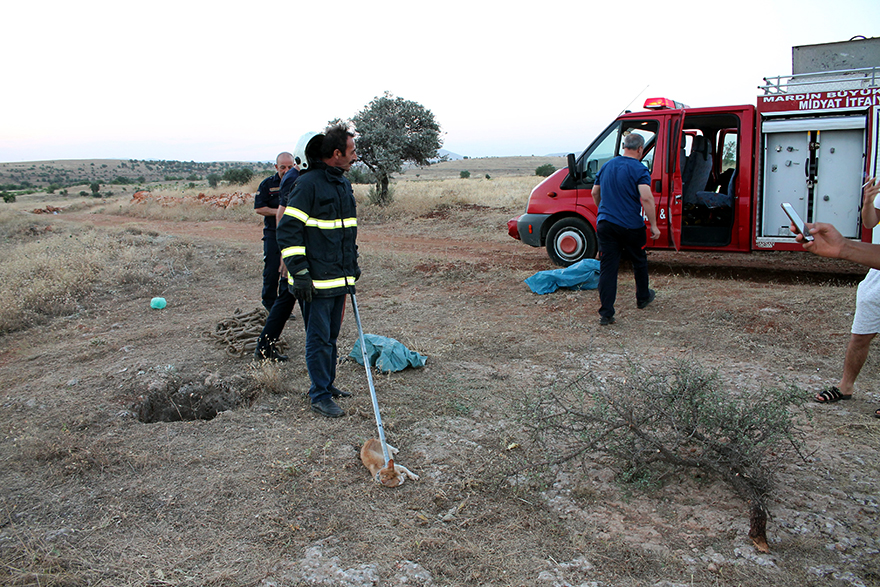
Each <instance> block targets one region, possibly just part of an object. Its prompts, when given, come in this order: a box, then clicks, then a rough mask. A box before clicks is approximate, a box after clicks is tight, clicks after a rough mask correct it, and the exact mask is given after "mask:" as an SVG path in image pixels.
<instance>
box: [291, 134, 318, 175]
mask: <svg viewBox="0 0 880 587" xmlns="http://www.w3.org/2000/svg"><path fill="white" fill-rule="evenodd" d="M323 142H324V135H322V134H321V133H317V132H307V133H306V134H304V135H303V136H301V137H300V138H299V140H298V141H297V142H296V148H295V149H294V150H293V161H294V163H296V164H297V165H299V170H300V171H305V170H306V169H308V168H309V166H311V165H312V164H313V163H317V162H318V161H320V160H321V143H323Z"/></svg>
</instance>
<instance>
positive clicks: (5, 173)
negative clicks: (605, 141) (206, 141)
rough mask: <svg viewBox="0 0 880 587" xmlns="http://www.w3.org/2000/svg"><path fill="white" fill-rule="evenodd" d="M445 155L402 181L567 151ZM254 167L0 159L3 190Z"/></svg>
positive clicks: (522, 169)
mask: <svg viewBox="0 0 880 587" xmlns="http://www.w3.org/2000/svg"><path fill="white" fill-rule="evenodd" d="M441 154H442V155H447V160H445V161H442V162H437V163H433V164H431V165H429V166H426V167H419V166H407V167H405V168H404V171H403V173H402V174H398V175H396V176H395V177H396V179H398V180H413V179H446V178H457V177H459V176H460V174H461V172H462V171H468V172H469V173H470V174H471V177H485V176H487V175H488V176H489V177H490V178H492V177H504V176H523V175H534V174H535V170H536V169H537V168H538V167H540V166H541V165H545V164H548V163H549V164H550V165H553V166H554V167H556V168H557V169H558V168H561V167H564V166H565V165H566V160H565V157H564V156H544V157H541V156H534V155H533V156H528V157H465V156H462V155H459V154H457V153H453V152H451V151H445V150H443V151H441ZM241 167H247V168H250V169H251V170H252V171H254V174H255V175H256V176H257V177H260V176H261V175H262V176H268V175H270V174H271V173H273V172H274V169H273V167H272V163H270V162H266V161H218V162H212V163H196V162H194V161H154V160H144V161H141V160H136V159H58V160H52V161H28V162H18V163H0V191H2V190H10V191H14V190H25V189H28V188H30V189H37V190H44V189H48V188H54V189H62V188H68V187H73V186H83V185H88V184H90V183H93V182H98V183H100V184H102V185H108V184H117V185H122V184H134V185H145V184H149V183H152V182H162V181H185V182H186V181H189V182H197V181H204V180H205V179H207V176H208V175H209V174H212V173H215V174H217V175H221V176H222V175H223V173H224V172H226V171H227V170H229V169H238V168H241Z"/></svg>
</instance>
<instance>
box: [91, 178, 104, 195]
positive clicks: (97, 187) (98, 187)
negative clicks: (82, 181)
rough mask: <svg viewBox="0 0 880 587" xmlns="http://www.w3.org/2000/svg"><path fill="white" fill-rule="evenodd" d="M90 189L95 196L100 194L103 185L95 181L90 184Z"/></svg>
mask: <svg viewBox="0 0 880 587" xmlns="http://www.w3.org/2000/svg"><path fill="white" fill-rule="evenodd" d="M89 189H90V190H92V194H93V195H97V194H98V192H99V191H100V190H101V184H100V183H98V182H97V181H93V182H92V183H90V184H89Z"/></svg>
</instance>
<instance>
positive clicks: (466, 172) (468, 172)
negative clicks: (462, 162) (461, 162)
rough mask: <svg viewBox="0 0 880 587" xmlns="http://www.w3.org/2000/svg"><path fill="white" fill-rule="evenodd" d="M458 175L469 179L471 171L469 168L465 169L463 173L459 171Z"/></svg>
mask: <svg viewBox="0 0 880 587" xmlns="http://www.w3.org/2000/svg"><path fill="white" fill-rule="evenodd" d="M458 176H459V177H460V178H462V179H467V178H469V177H470V176H471V172H470V171H468V170H467V169H465V170H464V171H462V172H461V173H459V174H458Z"/></svg>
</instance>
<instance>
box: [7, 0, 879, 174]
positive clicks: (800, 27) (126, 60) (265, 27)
mask: <svg viewBox="0 0 880 587" xmlns="http://www.w3.org/2000/svg"><path fill="white" fill-rule="evenodd" d="M829 6H831V7H829ZM526 8H527V9H523V8H522V7H520V8H515V7H513V6H509V5H508V6H503V7H502V6H501V5H498V4H496V3H486V2H479V1H478V2H464V1H461V0H448V1H446V2H443V3H431V4H424V3H410V2H403V1H381V0H380V1H378V2H373V3H358V2H352V1H350V0H340V1H338V2H335V3H332V4H318V3H312V4H291V3H284V2H277V1H264V0H257V1H256V2H252V3H249V4H247V5H244V6H233V5H222V4H209V3H206V2H193V1H188V0H178V1H177V2H169V1H168V0H158V1H157V2H153V3H149V4H145V3H137V4H135V3H125V2H118V1H116V2H109V1H106V0H83V1H82V2H79V3H69V2H60V1H58V0H48V1H46V2H41V3H24V2H11V3H6V4H5V5H4V6H3V7H2V8H0V19H2V20H3V22H4V23H6V25H7V26H6V27H5V29H6V30H5V32H4V35H3V36H2V37H0V51H2V53H3V54H4V55H5V56H7V59H5V60H4V62H5V63H4V71H5V74H6V75H5V80H6V83H5V84H4V89H3V92H2V97H0V104H2V106H3V108H2V112H3V115H2V117H0V161H2V162H15V161H42V160H55V159H100V158H103V159H164V160H181V161H190V160H193V161H200V162H202V161H267V160H272V159H274V157H275V155H276V154H277V153H278V152H281V151H290V150H292V149H293V146H294V144H295V143H296V139H297V138H298V137H299V136H300V135H301V134H303V133H305V132H307V131H311V130H315V131H320V130H322V129H323V128H324V126H325V125H326V124H327V122H328V121H329V120H331V119H334V118H343V119H348V118H351V117H352V116H354V115H355V114H356V113H357V112H359V111H360V110H362V109H363V108H364V107H365V106H366V105H367V104H368V103H369V102H370V101H371V100H372V99H373V98H375V97H377V96H381V95H382V94H383V93H385V92H386V91H388V92H391V93H392V94H393V95H395V96H400V97H402V98H405V99H407V100H412V101H415V102H418V103H420V104H422V105H423V106H424V107H425V108H428V109H429V110H431V111H432V112H433V114H434V116H435V119H436V121H437V122H438V123H439V124H440V126H441V130H442V133H443V135H442V137H443V148H444V149H447V150H449V151H452V152H454V153H457V154H460V155H462V156H466V157H488V156H498V157H501V156H514V155H547V154H550V153H565V152H575V153H579V152H580V151H582V150H583V149H584V148H585V147H586V146H587V145H588V144H589V142H590V141H591V140H592V139H593V138H595V136H596V135H597V134H598V133H599V132H600V131H601V130H602V129H603V128H604V127H605V126H606V125H607V124H608V123H610V122H611V121H612V120H613V119H614V117H615V116H617V114H619V113H620V112H621V111H623V110H624V109H627V108H628V109H631V110H639V109H641V108H642V104H643V102H644V100H645V99H646V98H649V97H653V96H666V97H670V98H673V99H675V100H678V101H681V102H684V103H686V104H689V105H690V106H692V107H698V106H716V105H724V104H754V103H756V98H757V96H758V95H759V93H760V92H759V90H758V89H757V86H758V85H759V84H760V83H762V78H763V77H764V76H776V75H788V74H790V73H791V48H792V47H793V46H801V45H812V44H819V43H830V42H838V41H847V40H849V39H851V38H852V37H854V36H859V35H862V36H865V37H872V36H880V7H878V6H877V4H876V2H875V1H873V0H838V1H837V2H834V3H833V4H830V5H829V3H827V2H824V1H820V0H802V1H801V2H799V3H796V4H792V3H791V2H783V1H782V0H764V1H758V0H743V1H742V2H739V3H734V4H730V5H728V6H727V7H726V8H723V9H722V8H719V7H718V6H717V5H713V4H711V3H710V4H709V5H707V3H705V2H698V1H697V0H683V1H681V2H677V3H674V4H670V3H665V4H664V3H657V2H646V1H644V0H633V1H631V2H628V3H625V4H618V5H610V4H602V5H600V6H594V5H593V3H588V2H575V1H573V0H564V1H560V2H550V3H548V4H546V5H527V7H526Z"/></svg>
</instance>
